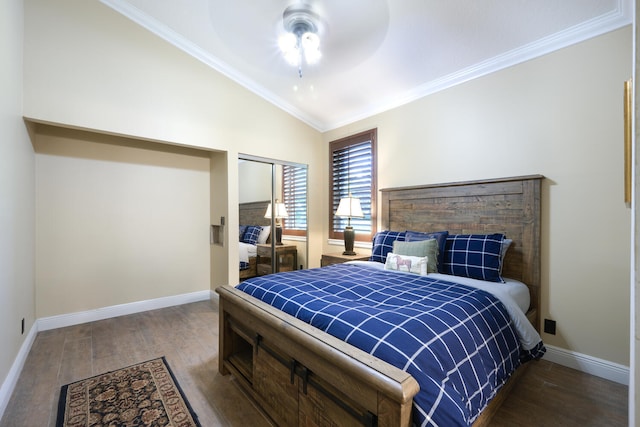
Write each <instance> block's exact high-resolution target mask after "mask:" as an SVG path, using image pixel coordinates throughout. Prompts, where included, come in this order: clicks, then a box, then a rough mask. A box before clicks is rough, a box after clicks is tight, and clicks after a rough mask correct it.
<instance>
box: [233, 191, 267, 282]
mask: <svg viewBox="0 0 640 427" xmlns="http://www.w3.org/2000/svg"><path fill="white" fill-rule="evenodd" d="M268 205H269V200H264V201H257V202H247V203H240V206H239V215H240V217H239V218H240V230H239V251H240V252H239V258H240V266H239V269H240V272H239V277H240V280H244V279H248V278H250V277H255V276H257V275H258V272H257V265H256V260H257V257H256V244H257V243H267V242H269V241H270V237H271V236H270V232H269V229H270V224H271V221H270V220H269V219H268V218H265V217H264V213H265V212H266V211H267V206H268ZM249 227H261V228H263V233H262V236H260V234H258V235H257V236H255V235H254V237H255V238H256V242H252V240H253V239H252V238H250V237H247V238H246V239H245V238H244V236H245V235H246V233H247V229H248V228H249ZM249 234H251V230H250V231H249Z"/></svg>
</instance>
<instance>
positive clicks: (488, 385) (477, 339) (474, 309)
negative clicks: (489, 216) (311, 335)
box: [238, 263, 545, 427]
mask: <svg viewBox="0 0 640 427" xmlns="http://www.w3.org/2000/svg"><path fill="white" fill-rule="evenodd" d="M370 264H372V265H378V266H379V265H380V263H370ZM456 279H457V278H456V277H453V276H446V275H436V274H431V275H428V276H419V275H414V274H409V273H402V272H396V271H389V270H384V269H381V268H372V267H370V266H368V265H365V264H363V263H346V264H336V265H332V266H328V267H323V268H319V269H318V268H316V269H308V270H297V271H293V272H286V273H279V274H273V275H267V276H260V277H254V278H252V279H249V280H246V281H244V282H243V283H241V284H240V285H238V289H240V290H242V291H244V292H246V293H248V294H250V295H252V296H254V297H256V298H258V299H260V300H262V301H264V302H266V303H268V304H270V305H272V306H274V307H276V308H278V309H280V310H282V311H284V312H286V313H289V314H291V315H293V316H295V317H297V318H299V319H301V320H304V321H305V322H307V323H309V324H311V325H313V326H315V327H317V328H319V329H321V330H323V331H325V332H327V333H329V334H331V335H333V336H335V337H337V338H340V339H342V340H343V341H345V342H348V343H350V344H351V345H354V346H355V347H358V348H360V349H361V350H364V351H366V352H368V353H370V354H372V355H374V356H376V357H378V358H380V359H382V360H385V361H386V362H388V363H390V364H392V365H394V366H396V367H398V368H400V369H403V370H405V371H407V372H408V373H409V374H411V375H412V376H413V377H414V378H415V379H416V381H417V382H418V384H419V385H420V392H419V393H418V394H417V395H416V396H415V397H414V410H413V420H414V423H415V424H416V425H419V426H447V427H449V426H468V425H471V424H472V423H473V422H474V421H475V419H476V418H477V417H478V415H479V414H480V412H481V411H482V410H483V409H484V408H485V406H486V405H487V403H488V402H489V401H490V400H491V398H492V397H493V396H494V395H495V394H496V393H497V391H498V390H499V389H500V387H501V386H502V385H503V384H504V383H505V381H506V380H507V379H508V378H509V376H510V375H511V373H512V372H513V371H514V370H515V369H516V368H517V367H518V366H519V364H520V363H522V361H525V360H529V359H532V358H539V357H541V356H542V355H543V354H544V351H545V349H544V346H543V345H542V342H541V340H540V337H539V335H538V334H537V332H536V331H535V330H534V329H533V328H531V330H528V328H527V327H526V325H529V326H530V324H529V323H528V321H527V320H526V317H525V316H524V313H523V311H522V309H521V308H519V307H518V303H516V302H515V301H514V300H513V299H511V302H507V304H505V303H503V302H502V300H503V299H504V300H505V301H508V300H509V298H510V297H509V295H508V294H509V292H507V291H505V292H503V293H502V294H500V292H499V294H500V295H499V296H494V295H493V294H492V293H490V292H488V291H487V290H485V289H481V288H478V287H473V286H470V284H469V283H465V284H460V283H454V282H452V281H451V280H456ZM482 283H484V282H482ZM493 285H494V286H501V285H502V286H504V284H501V283H494V284H493ZM482 286H484V285H482ZM518 313H519V314H518ZM512 316H515V317H516V318H517V320H515V321H514V320H513V319H512ZM531 331H533V333H532V332H531Z"/></svg>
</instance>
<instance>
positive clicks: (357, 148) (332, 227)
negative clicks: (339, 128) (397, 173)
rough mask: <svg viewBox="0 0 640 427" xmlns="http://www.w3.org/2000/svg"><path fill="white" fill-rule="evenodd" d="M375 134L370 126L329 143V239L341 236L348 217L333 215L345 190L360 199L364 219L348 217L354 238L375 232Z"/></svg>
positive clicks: (366, 239)
mask: <svg viewBox="0 0 640 427" xmlns="http://www.w3.org/2000/svg"><path fill="white" fill-rule="evenodd" d="M376 137H377V130H376V129H372V130H369V131H366V132H362V133H359V134H357V135H353V136H349V137H346V138H342V139H339V140H337V141H333V142H331V143H330V147H329V150H330V156H331V158H330V165H331V166H330V167H331V170H330V174H329V175H330V176H329V179H330V183H329V189H330V191H329V207H330V209H331V212H330V213H329V238H331V239H343V238H344V237H343V230H344V228H345V227H346V226H347V224H348V218H341V217H337V216H336V215H335V212H336V210H337V209H338V205H339V204H340V199H341V198H343V197H347V196H348V195H349V193H351V194H352V195H353V197H357V198H359V199H360V205H361V206H362V212H363V213H364V218H351V226H352V227H353V229H354V231H355V233H356V241H371V238H372V237H373V235H374V233H375V232H376V212H377V208H376V181H377V179H376Z"/></svg>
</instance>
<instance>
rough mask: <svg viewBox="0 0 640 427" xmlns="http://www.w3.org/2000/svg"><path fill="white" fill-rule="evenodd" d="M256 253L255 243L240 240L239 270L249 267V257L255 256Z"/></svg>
mask: <svg viewBox="0 0 640 427" xmlns="http://www.w3.org/2000/svg"><path fill="white" fill-rule="evenodd" d="M256 253H257V248H256V245H252V244H249V243H245V242H240V252H239V256H240V270H246V269H248V268H249V258H250V257H252V256H256Z"/></svg>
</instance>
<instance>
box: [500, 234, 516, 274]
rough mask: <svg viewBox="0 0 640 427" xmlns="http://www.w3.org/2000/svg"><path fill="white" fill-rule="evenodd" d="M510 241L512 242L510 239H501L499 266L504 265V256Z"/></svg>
mask: <svg viewBox="0 0 640 427" xmlns="http://www.w3.org/2000/svg"><path fill="white" fill-rule="evenodd" d="M511 243H513V240H511V239H504V240H503V241H502V247H501V248H500V266H502V267H504V256H505V255H506V254H507V249H509V246H511Z"/></svg>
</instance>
